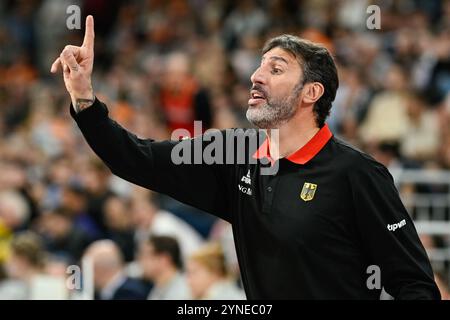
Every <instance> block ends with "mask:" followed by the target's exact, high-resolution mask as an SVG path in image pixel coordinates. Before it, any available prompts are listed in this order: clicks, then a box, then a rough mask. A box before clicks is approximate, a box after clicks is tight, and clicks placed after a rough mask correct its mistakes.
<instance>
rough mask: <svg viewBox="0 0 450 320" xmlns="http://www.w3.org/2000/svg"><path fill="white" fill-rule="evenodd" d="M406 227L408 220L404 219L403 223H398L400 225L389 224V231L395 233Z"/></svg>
mask: <svg viewBox="0 0 450 320" xmlns="http://www.w3.org/2000/svg"><path fill="white" fill-rule="evenodd" d="M404 225H406V220H405V219H403V220H402V221H400V222H398V223H394V224H388V225H387V229H388V230H389V231H395V230H397V229H400V228H401V227H403V226H404Z"/></svg>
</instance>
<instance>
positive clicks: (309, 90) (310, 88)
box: [303, 82, 325, 104]
mask: <svg viewBox="0 0 450 320" xmlns="http://www.w3.org/2000/svg"><path fill="white" fill-rule="evenodd" d="M303 92H304V93H303V101H304V102H305V103H306V104H313V103H316V101H317V100H319V99H320V97H321V96H323V93H324V92H325V88H324V87H323V85H322V84H321V83H320V82H311V83H308V84H306V85H305V88H304V90H303Z"/></svg>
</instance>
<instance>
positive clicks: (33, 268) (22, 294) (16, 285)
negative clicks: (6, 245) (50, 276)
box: [0, 231, 46, 300]
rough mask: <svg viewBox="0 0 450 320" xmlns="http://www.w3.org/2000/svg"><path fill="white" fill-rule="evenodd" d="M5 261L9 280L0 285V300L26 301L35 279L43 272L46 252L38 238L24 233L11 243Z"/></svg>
mask: <svg viewBox="0 0 450 320" xmlns="http://www.w3.org/2000/svg"><path fill="white" fill-rule="evenodd" d="M10 250H11V251H10V255H9V257H8V260H7V261H6V264H5V266H6V273H7V275H8V276H9V278H10V279H9V280H6V281H2V282H1V283H0V299H14V300H27V299H30V298H31V289H32V285H33V281H34V280H35V278H36V277H37V276H39V275H41V274H43V272H44V267H45V260H46V252H45V251H44V248H43V244H42V241H41V239H40V238H39V236H37V235H36V234H35V233H33V232H31V231H26V232H23V233H21V234H18V235H17V236H15V237H14V238H13V239H12V241H11V246H10Z"/></svg>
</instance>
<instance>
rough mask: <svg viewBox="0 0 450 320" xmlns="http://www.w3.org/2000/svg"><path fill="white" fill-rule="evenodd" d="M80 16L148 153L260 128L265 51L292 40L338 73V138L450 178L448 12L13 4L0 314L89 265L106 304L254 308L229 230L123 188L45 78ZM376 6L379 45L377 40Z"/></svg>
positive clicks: (104, 84)
mask: <svg viewBox="0 0 450 320" xmlns="http://www.w3.org/2000/svg"><path fill="white" fill-rule="evenodd" d="M72 4H77V5H79V7H80V8H81V12H82V16H81V19H80V21H81V25H82V26H83V22H84V17H85V16H86V15H87V14H93V15H94V18H95V32H96V38H95V64H94V74H93V84H94V91H95V94H96V95H97V96H98V97H99V98H100V99H101V100H103V101H104V102H105V103H106V104H107V105H108V107H109V110H110V114H111V117H113V118H114V119H115V120H116V121H118V122H119V123H121V124H122V125H123V126H124V127H125V128H127V129H129V130H130V131H132V132H134V133H135V134H137V135H138V136H140V137H152V138H153V139H156V140H160V139H169V138H170V136H171V132H172V131H173V130H174V129H176V128H185V129H187V130H189V131H190V132H191V133H194V132H193V121H194V120H201V121H202V126H203V129H207V128H219V129H224V128H230V127H249V123H248V122H247V121H246V118H245V112H246V108H247V100H248V97H249V87H250V75H251V74H252V73H253V71H254V70H255V69H256V68H257V66H258V65H259V63H260V50H261V48H262V45H263V44H264V42H265V40H267V39H268V38H270V37H272V36H275V35H279V34H282V33H292V34H296V35H299V36H301V37H303V38H307V39H310V40H312V41H316V42H320V43H323V44H324V45H325V46H327V48H328V49H329V50H330V51H331V52H332V53H333V55H334V57H335V59H336V63H337V65H338V70H339V78H340V87H339V90H338V93H337V97H336V100H335V101H334V103H333V108H332V111H331V115H330V117H329V119H328V124H329V126H330V128H331V130H332V131H333V132H334V133H335V134H336V135H337V136H339V137H341V138H343V139H345V140H347V141H349V142H350V143H352V144H354V145H356V146H358V147H359V148H361V149H362V150H364V151H366V152H368V153H370V154H371V155H373V156H374V157H375V158H376V159H377V160H378V161H380V162H382V163H383V164H385V165H386V166H387V167H388V168H389V169H391V170H392V169H398V168H425V169H428V168H434V169H450V1H449V0H427V1H425V0H379V1H364V0H337V1H327V0H234V1H231V0H230V1H226V0H134V1H130V0H129V1H124V0H123V1H120V0H117V1H107V0H84V1H81V0H79V1H75V0H70V1H69V0H5V1H1V2H0V299H2V298H12V299H30V298H34V297H42V294H43V292H47V291H48V290H47V291H46V290H44V289H45V288H54V290H55V292H56V291H58V290H57V288H58V284H57V283H56V282H55V281H53V282H52V280H51V279H53V280H54V279H57V278H58V277H59V278H61V277H66V276H67V274H66V271H67V267H68V266H70V265H77V264H80V261H81V260H82V259H89V261H91V263H92V272H93V274H94V287H95V294H94V295H93V297H95V298H98V299H146V298H148V299H184V298H186V299H243V298H245V294H244V293H243V291H242V285H241V282H240V278H239V269H238V266H237V261H236V255H235V252H234V245H233V235H232V231H231V227H230V226H229V225H228V224H227V223H226V222H224V221H220V220H218V219H215V218H214V217H212V216H210V215H208V214H206V213H203V212H199V211H198V210H196V209H193V208H191V207H188V206H185V205H183V204H181V203H179V202H177V201H175V200H173V199H171V198H169V197H167V196H163V195H160V194H155V193H152V192H151V191H148V190H144V189H142V188H139V187H136V186H133V185H131V184H129V183H127V182H125V181H123V180H121V179H119V178H117V177H114V176H112V174H111V173H110V171H109V170H108V169H107V168H106V167H105V165H103V164H102V163H101V162H100V161H99V160H98V159H97V157H96V156H95V155H94V154H93V152H92V151H91V150H90V149H89V147H88V146H87V144H86V142H85V141H84V140H83V138H82V136H81V134H80V132H79V131H78V130H77V128H76V125H75V124H74V122H73V121H72V119H71V118H70V115H69V112H68V110H69V103H70V99H69V97H68V94H67V92H66V90H65V87H64V84H63V82H62V77H61V76H60V75H58V76H53V75H51V74H50V73H49V68H50V65H51V63H52V62H53V60H54V59H55V58H56V57H57V56H58V54H59V52H60V51H61V49H62V48H63V47H64V46H65V45H66V44H74V45H80V44H81V42H82V36H83V31H84V28H83V27H82V28H81V29H80V30H69V29H68V28H67V26H66V20H67V19H68V18H69V16H70V13H69V14H68V13H66V10H67V7H68V6H70V5H72ZM370 4H376V5H378V6H379V7H380V12H381V16H380V18H381V29H380V30H376V29H375V30H371V29H369V28H368V27H367V25H366V21H367V19H368V17H369V16H370V13H367V12H366V9H367V7H368V6H369V5H370ZM186 187H189V186H186ZM444 191H445V192H450V190H444ZM432 240H433V239H431V240H430V241H429V243H430V245H431V246H432V245H433V241H432ZM447 240H448V239H447ZM444 245H445V244H444ZM441 280H442V281H441ZM439 281H440V282H441V288H442V292H443V296H444V297H445V294H446V293H445V292H446V291H448V289H447V287H448V280H447V279H445V275H444V274H442V275H441V278H440V280H439ZM43 288H44V289H43ZM60 291H61V294H60V295H59V297H64V295H65V294H67V293H64V290H60ZM75 291H76V290H75ZM58 292H59V291H58ZM73 293H74V292H72V293H71V294H73ZM75 293H76V292H75ZM68 297H69V296H67V298H68Z"/></svg>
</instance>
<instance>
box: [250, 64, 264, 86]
mask: <svg viewBox="0 0 450 320" xmlns="http://www.w3.org/2000/svg"><path fill="white" fill-rule="evenodd" d="M250 80H251V81H252V83H253V84H255V83H259V84H264V83H265V82H266V80H265V77H264V75H263V73H262V71H261V68H258V69H256V70H255V72H253V74H252V76H251V77H250Z"/></svg>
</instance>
